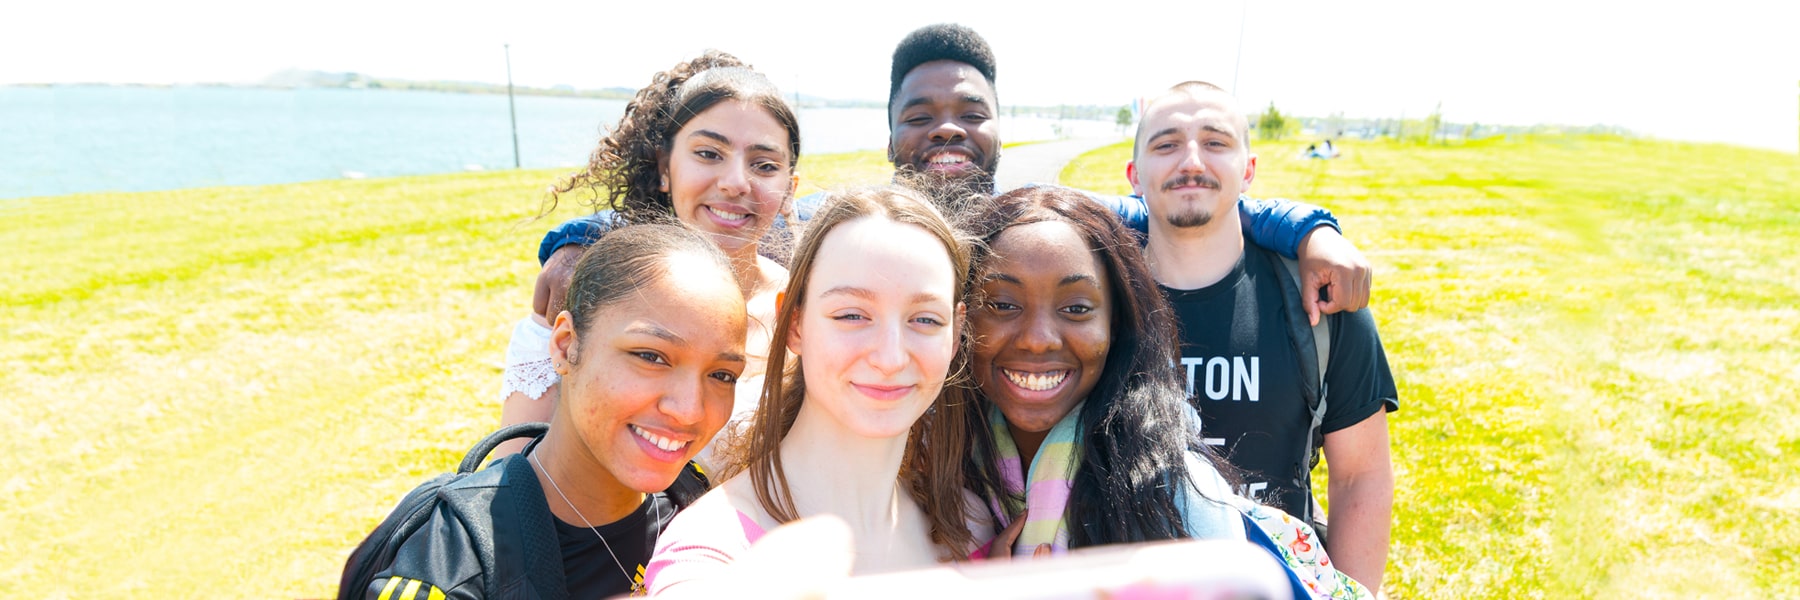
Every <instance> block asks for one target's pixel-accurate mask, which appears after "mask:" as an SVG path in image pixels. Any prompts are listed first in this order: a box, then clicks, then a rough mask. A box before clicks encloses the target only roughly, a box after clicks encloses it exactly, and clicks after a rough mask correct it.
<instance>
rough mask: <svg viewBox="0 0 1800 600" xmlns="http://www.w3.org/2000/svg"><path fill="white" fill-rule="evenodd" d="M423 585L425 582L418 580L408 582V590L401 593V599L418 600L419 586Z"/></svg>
mask: <svg viewBox="0 0 1800 600" xmlns="http://www.w3.org/2000/svg"><path fill="white" fill-rule="evenodd" d="M421 583H425V582H423V581H419V580H417V579H408V580H406V589H405V590H403V591H401V592H400V598H401V599H402V600H418V598H419V596H418V594H419V584H421Z"/></svg>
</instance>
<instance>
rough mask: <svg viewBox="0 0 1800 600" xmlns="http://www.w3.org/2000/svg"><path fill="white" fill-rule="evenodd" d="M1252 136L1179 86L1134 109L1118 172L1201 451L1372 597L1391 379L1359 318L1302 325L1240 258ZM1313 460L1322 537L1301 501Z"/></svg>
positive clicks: (1371, 323) (1386, 494)
mask: <svg viewBox="0 0 1800 600" xmlns="http://www.w3.org/2000/svg"><path fill="white" fill-rule="evenodd" d="M1248 129H1249V122H1248V119H1246V118H1245V116H1244V113H1243V111H1242V110H1241V109H1240V108H1239V107H1238V105H1237V101H1236V99H1235V98H1233V97H1232V96H1231V95H1230V94H1228V93H1226V92H1225V91H1224V90H1222V89H1220V88H1218V87H1217V86H1214V85H1212V84H1208V83H1201V82H1192V81H1190V82H1186V83H1182V84H1179V85H1176V86H1175V87H1173V88H1170V89H1169V90H1168V91H1166V92H1164V93H1163V94H1162V95H1160V96H1158V97H1156V98H1155V99H1154V100H1152V101H1151V102H1150V103H1149V105H1148V106H1147V107H1146V108H1145V110H1144V116H1143V119H1142V120H1141V121H1140V122H1139V124H1138V130H1137V141H1136V143H1135V146H1134V150H1133V155H1132V162H1131V163H1130V165H1128V166H1127V167H1126V170H1125V175H1126V178H1127V179H1129V180H1130V181H1131V185H1132V189H1133V190H1134V191H1135V192H1136V193H1137V194H1138V195H1141V196H1143V197H1144V199H1145V202H1146V203H1147V205H1148V208H1149V212H1150V218H1149V234H1150V239H1149V244H1148V245H1147V246H1146V247H1145V248H1144V252H1145V258H1146V259H1148V262H1149V265H1150V272H1151V274H1152V275H1153V276H1154V277H1155V278H1156V281H1157V283H1158V284H1160V285H1161V287H1162V290H1163V293H1164V294H1165V295H1167V297H1168V299H1169V302H1170V304H1171V305H1173V307H1174V309H1175V313H1176V318H1177V319H1178V321H1179V323H1180V326H1181V356H1182V358H1181V364H1180V365H1179V366H1178V368H1179V369H1181V371H1182V374H1183V376H1184V377H1185V378H1186V381H1187V387H1188V394H1189V396H1190V398H1191V401H1192V402H1193V403H1194V405H1195V407H1196V408H1198V409H1199V411H1200V415H1201V422H1202V431H1203V433H1204V435H1205V437H1206V439H1205V443H1206V444H1207V445H1210V446H1213V447H1214V449H1215V450H1218V451H1219V452H1220V453H1221V454H1223V455H1224V458H1225V459H1226V460H1227V461H1228V462H1230V463H1231V464H1232V465H1234V466H1236V467H1238V468H1240V469H1242V470H1243V471H1244V480H1245V485H1244V489H1243V490H1241V491H1242V492H1243V493H1244V495H1247V496H1252V497H1256V498H1258V499H1260V500H1262V501H1263V502H1265V503H1267V504H1271V505H1275V506H1279V507H1281V508H1283V509H1284V510H1286V511H1287V512H1288V513H1290V514H1292V515H1294V516H1295V517H1298V518H1301V519H1304V520H1307V521H1310V522H1313V523H1315V524H1316V525H1318V530H1319V531H1320V536H1321V537H1326V538H1327V540H1326V549H1327V550H1328V551H1329V552H1330V555H1331V558H1332V560H1333V561H1334V562H1336V566H1337V568H1338V570H1339V571H1342V572H1344V573H1345V574H1348V575H1350V576H1351V577H1354V578H1355V579H1356V580H1357V581H1358V582H1361V583H1362V584H1364V585H1365V586H1367V587H1368V588H1369V589H1370V590H1371V591H1375V590H1379V589H1380V587H1381V578H1382V570H1383V568H1384V567H1385V565H1386V562H1387V547H1388V528H1389V520H1390V518H1391V516H1392V514H1393V502H1394V475H1393V469H1392V467H1391V466H1390V464H1389V461H1388V433H1387V413H1388V412H1390V411H1393V410H1397V409H1398V408H1399V398H1398V396H1399V395H1398V393H1397V392H1396V391H1395V386H1394V377H1393V374H1392V373H1391V372H1390V371H1389V369H1388V362H1387V354H1386V352H1385V351H1383V350H1382V347H1381V338H1380V336H1379V335H1377V333H1376V331H1375V320H1374V318H1373V317H1372V316H1371V315H1370V314H1369V311H1368V309H1366V308H1365V309H1362V310H1358V311H1355V312H1343V313H1337V314H1333V315H1327V316H1323V317H1322V318H1321V319H1320V322H1319V325H1318V326H1312V325H1309V323H1308V316H1307V314H1306V311H1305V310H1304V307H1302V306H1301V304H1302V301H1301V299H1300V298H1301V296H1300V294H1299V292H1298V291H1297V286H1296V285H1295V281H1296V280H1297V279H1298V278H1297V277H1296V276H1295V274H1296V273H1297V269H1296V268H1295V267H1294V265H1293V263H1291V262H1286V261H1285V260H1284V259H1282V258H1280V257H1278V256H1276V255H1275V254H1274V253H1272V252H1269V251H1267V250H1264V249H1261V248H1258V247H1256V246H1255V245H1252V244H1245V243H1244V234H1243V232H1242V230H1241V228H1240V224H1239V214H1238V211H1237V209H1236V204H1237V201H1238V195H1239V194H1240V193H1242V192H1244V191H1246V190H1247V189H1249V187H1250V182H1251V181H1252V180H1254V179H1255V178H1256V155H1255V154H1252V153H1251V152H1250V144H1249V138H1248V137H1247V135H1246V134H1247V132H1248ZM1321 445H1322V446H1323V449H1324V454H1325V460H1326V462H1327V463H1328V464H1329V465H1330V470H1329V472H1330V479H1329V483H1328V486H1327V493H1328V495H1329V499H1330V507H1331V514H1330V517H1331V518H1330V520H1329V524H1330V529H1329V534H1328V535H1327V532H1326V528H1325V527H1324V526H1323V525H1325V524H1326V522H1327V521H1326V519H1325V515H1324V514H1323V513H1322V511H1320V510H1319V508H1318V506H1317V503H1316V502H1315V500H1314V497H1313V492H1312V476H1311V472H1312V466H1313V464H1314V463H1316V462H1317V460H1318V449H1319V448H1320V447H1321ZM1316 541H1320V540H1301V541H1299V542H1296V543H1313V542H1316Z"/></svg>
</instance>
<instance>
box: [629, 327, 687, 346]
mask: <svg viewBox="0 0 1800 600" xmlns="http://www.w3.org/2000/svg"><path fill="white" fill-rule="evenodd" d="M625 333H636V334H642V335H648V336H651V337H655V338H659V339H662V340H665V341H668V342H669V343H672V344H683V345H686V344H687V340H685V339H682V338H681V336H680V335H679V334H676V333H675V332H673V331H670V330H669V329H668V328H666V327H663V326H661V325H657V324H655V323H636V324H633V325H632V326H630V327H627V328H625Z"/></svg>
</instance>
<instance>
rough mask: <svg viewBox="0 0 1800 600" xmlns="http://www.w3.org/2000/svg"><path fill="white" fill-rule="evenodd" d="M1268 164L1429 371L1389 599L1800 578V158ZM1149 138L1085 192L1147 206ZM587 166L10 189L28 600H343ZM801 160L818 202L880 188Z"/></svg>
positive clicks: (13, 357) (1417, 373)
mask: <svg viewBox="0 0 1800 600" xmlns="http://www.w3.org/2000/svg"><path fill="white" fill-rule="evenodd" d="M1298 148H1299V146H1297V145H1295V144H1293V143H1288V144H1278V143H1267V144H1259V146H1258V150H1259V151H1261V152H1262V153H1263V154H1264V156H1263V159H1262V161H1261V169H1262V170H1261V174H1260V176H1259V178H1258V180H1257V183H1256V187H1255V188H1254V191H1255V192H1256V193H1257V194H1260V195H1268V196H1292V197H1298V198H1305V199H1307V200H1310V201H1313V202H1316V203H1320V204H1324V205H1327V206H1329V207H1331V208H1332V209H1334V210H1335V211H1336V212H1337V214H1338V216H1339V217H1340V219H1341V220H1342V221H1343V222H1344V224H1345V226H1346V228H1347V230H1348V231H1349V232H1350V236H1351V237H1352V238H1353V239H1355V240H1356V241H1357V242H1358V243H1359V244H1361V245H1362V246H1363V247H1364V248H1365V250H1366V251H1367V252H1368V254H1369V256H1370V257H1371V258H1372V259H1373V260H1374V261H1375V263H1376V265H1377V269H1378V273H1377V278H1376V297H1375V300H1374V308H1375V310H1376V314H1377V317H1378V318H1379V319H1380V322H1381V326H1382V332H1383V334H1384V338H1383V339H1384V341H1385V342H1386V344H1387V347H1388V350H1389V356H1390V359H1391V360H1393V362H1394V368H1395V372H1396V374H1397V376H1398V377H1399V379H1400V383H1401V395H1402V403H1403V409H1402V411H1401V412H1400V413H1398V414H1396V415H1395V418H1394V419H1393V420H1392V421H1391V423H1392V428H1393V431H1394V455H1395V460H1396V470H1397V472H1398V475H1399V482H1400V483H1399V491H1398V503H1397V504H1398V509H1397V511H1396V518H1395V529H1394V531H1395V546H1394V553H1393V560H1392V566H1391V567H1390V570H1389V577H1388V579H1389V581H1390V582H1391V585H1390V586H1389V587H1390V588H1391V595H1392V596H1393V597H1396V598H1400V597H1462V596H1476V597H1492V598H1500V597H1516V596H1526V597H1531V596H1542V597H1567V596H1580V595H1604V594H1608V593H1615V592H1625V593H1626V594H1628V595H1633V596H1637V595H1652V596H1655V595H1665V596H1683V595H1688V594H1690V593H1706V594H1716V595H1730V596H1747V595H1759V594H1761V593H1765V592H1770V591H1777V592H1778V591H1780V590H1784V589H1792V588H1793V587H1794V586H1796V585H1800V577H1797V576H1796V575H1794V574H1793V572H1792V565H1794V564H1796V563H1797V562H1800V560H1797V559H1800V556H1796V551H1795V550H1794V549H1793V545H1792V543H1791V542H1790V539H1791V538H1792V536H1793V534H1794V532H1795V531H1800V491H1796V489H1797V487H1796V486H1795V483H1796V481H1795V477H1794V476H1793V474H1794V473H1796V472H1800V441H1796V440H1797V438H1796V433H1795V431H1796V429H1800V427H1797V426H1800V419H1796V414H1795V413H1796V408H1795V402H1794V395H1795V394H1794V392H1793V390H1795V389H1800V367H1797V366H1796V365H1797V364H1800V345H1797V343H1796V342H1795V341H1794V340H1795V339H1796V337H1797V336H1800V307H1797V305H1800V303H1797V302H1796V300H1797V299H1800V294H1797V293H1796V291H1797V290H1800V275H1797V274H1796V271H1795V270H1794V269H1792V268H1788V266H1787V265H1788V263H1789V260H1788V258H1789V256H1788V255H1789V254H1790V253H1791V252H1792V248H1794V247H1796V240H1800V211H1797V210H1796V208H1800V207H1796V206H1795V203H1796V201H1795V200H1794V199H1793V198H1794V193H1793V192H1792V190H1794V189H1800V187H1797V185H1796V184H1797V183H1800V164H1797V161H1796V160H1795V158H1794V157H1793V156H1791V155H1784V154H1775V153H1768V152H1760V151H1753V150H1742V149H1737V148H1731V147H1725V146H1704V145H1691V144H1668V143H1656V142H1638V141H1625V140H1615V139H1595V138H1545V139H1527V140H1518V141H1513V142H1508V141H1504V140H1495V141H1490V142H1486V143H1479V144H1469V145H1464V146H1451V147H1421V146H1390V145H1382V144H1349V145H1346V146H1345V147H1344V149H1345V151H1346V152H1347V154H1346V156H1345V157H1344V158H1341V159H1338V160H1335V161H1301V160H1298V159H1294V158H1291V157H1292V156H1293V155H1294V154H1295V153H1296V152H1297V151H1298ZM1128 156H1129V147H1128V146H1118V147H1112V148H1108V149H1103V150H1101V151H1098V152H1095V153H1092V154H1089V155H1088V156H1086V157H1084V158H1083V159H1082V160H1081V161H1079V162H1078V164H1076V165H1073V166H1072V167H1071V169H1070V170H1069V171H1067V172H1065V174H1064V180H1065V181H1072V182H1074V183H1075V184H1076V185H1081V186H1084V187H1089V188H1093V189H1099V190H1105V191H1114V192H1118V191H1123V188H1124V182H1123V176H1122V174H1121V173H1122V169H1121V167H1120V165H1122V164H1123V161H1124V160H1125V159H1126V157H1128ZM561 173H562V171H560V170H558V171H509V172H492V173H475V174H462V175H444V176H430V177H405V178H395V179H381V180H368V181H345V182H318V183H306V184H295V185H280V186H265V187H236V188H213V189H200V190H184V191H178V192H158V193H137V194H94V195H77V196H64V197H56V198H29V199H21V200H12V201H6V202H0V239H5V240H7V242H8V243H7V244H6V248H7V249H8V250H10V252H6V253H3V254H0V332H3V334H4V335H0V364H4V365H5V368H4V369H0V394H3V395H4V397H5V398H6V399H7V400H6V401H5V402H3V403H0V427H4V428H5V430H6V431H8V432H10V433H11V435H8V436H6V437H5V438H4V441H0V444H4V445H3V446H0V506H4V507H5V509H4V514H5V517H6V518H5V519H0V555H4V556H7V557H8V558H9V560H8V561H7V564H5V565H3V566H0V590H4V595H6V596H16V597H23V598H38V597H49V598H57V597H72V596H76V595H95V594H117V593H121V592H123V593H131V594H138V595H146V596H153V597H167V596H192V595H199V594H204V593H209V592H208V591H209V590H216V589H219V586H221V585H224V586H230V589H233V590H237V592H236V593H242V592H241V590H253V591H252V592H251V595H255V596H266V597H317V596H324V595H327V594H330V593H331V592H332V590H333V589H334V588H335V586H336V581H337V575H338V569H339V568H340V567H341V564H342V561H343V559H344V556H345V554H346V553H347V552H348V550H349V548H350V547H351V545H353V544H354V543H355V542H356V541H357V540H358V539H360V537H361V536H362V535H363V534H364V533H366V532H367V531H368V530H369V528H371V527H372V526H373V525H374V523H375V522H376V521H377V520H378V519H379V518H380V517H381V516H383V515H384V514H385V513H386V511H387V510H388V509H389V508H391V507H392V505H393V503H394V502H395V501H396V500H397V499H398V498H399V496H400V495H401V494H403V493H404V492H405V491H406V490H408V489H410V488H411V487H412V486H414V485H416V484H417V483H418V482H419V481H421V480H422V479H423V478H424V477H426V476H428V475H430V474H433V473H437V472H442V471H444V470H446V469H448V468H450V466H451V465H452V464H454V461H455V459H456V458H458V457H460V455H461V453H462V452H463V450H464V449H465V448H466V447H467V446H468V444H469V443H470V442H471V441H472V440H474V439H475V438H476V437H477V436H479V435H480V434H482V433H485V432H486V431H487V430H489V429H491V428H492V427H493V426H494V425H495V423H496V422H497V421H498V412H499V411H498V408H499V405H498V401H497V399H496V394H497V387H498V381H499V377H498V376H499V365H498V363H499V361H500V357H501V354H502V351H503V349H504V344H505V342H506V336H507V334H508V331H509V327H510V324H511V323H512V322H513V321H514V320H516V319H517V318H519V317H520V316H522V315H523V314H525V313H524V311H525V310H527V307H528V306H529V302H530V289H529V287H528V284H529V282H530V281H531V280H532V278H533V277H534V276H535V274H536V272H537V263H536V260H535V251H536V248H537V240H538V238H539V236H540V235H541V234H542V232H543V230H544V229H545V228H546V227H548V226H549V225H551V224H553V223H555V222H559V221H560V220H562V219H563V218H565V217H567V216H569V215H573V214H576V211H577V210H579V209H577V208H574V207H573V206H572V205H565V207H564V208H563V209H561V210H560V211H559V212H558V214H555V215H551V216H550V217H547V218H545V219H543V220H540V221H529V219H531V218H532V217H533V216H535V215H536V214H537V211H538V209H539V206H540V201H541V200H542V197H543V196H542V195H543V190H544V187H545V186H546V185H548V184H549V183H551V182H552V181H553V179H554V178H555V177H556V176H557V175H559V174H561ZM889 173H890V168H889V167H888V166H887V165H886V164H885V163H884V162H883V160H882V155H881V153H880V152H861V153H852V154H845V155H828V156H808V157H806V159H805V160H804V161H803V162H802V163H801V174H802V181H801V188H800V191H801V193H809V192H811V191H816V190H818V189H823V188H831V187H836V186H839V185H844V184H859V183H877V182H881V181H885V180H886V179H887V176H888V174H889Z"/></svg>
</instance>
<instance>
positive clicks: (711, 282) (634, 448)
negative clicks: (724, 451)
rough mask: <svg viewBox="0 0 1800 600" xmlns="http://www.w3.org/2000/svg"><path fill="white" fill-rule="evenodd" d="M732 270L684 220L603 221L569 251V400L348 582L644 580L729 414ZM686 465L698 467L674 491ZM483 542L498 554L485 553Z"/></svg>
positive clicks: (735, 342) (733, 359) (559, 594)
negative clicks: (585, 242)
mask: <svg viewBox="0 0 1800 600" xmlns="http://www.w3.org/2000/svg"><path fill="white" fill-rule="evenodd" d="M733 280H734V277H733V275H732V264H731V262H730V259H729V258H728V257H727V256H726V255H725V254H724V253H723V252H721V251H720V249H719V247H718V246H717V245H716V244H715V243H714V242H713V241H712V240H709V239H707V238H706V237H704V236H702V235H700V234H697V233H695V232H693V231H691V230H689V229H687V228H684V227H681V226H670V225H655V224H652V225H632V226H629V227H623V228H620V229H617V230H615V231H612V232H610V233H608V234H607V235H606V236H605V237H604V238H603V239H601V240H600V241H599V242H598V243H597V244H595V245H594V247H593V249H592V251H591V252H588V253H586V254H584V255H583V256H582V257H581V259H580V260H579V261H578V262H577V263H576V264H575V267H574V275H573V278H572V281H571V283H570V284H569V293H568V304H567V310H564V311H561V312H559V313H558V315H557V317H556V321H555V325H554V326H553V328H552V329H551V333H550V341H549V343H548V346H549V348H550V357H551V367H552V368H553V369H555V370H556V372H557V373H558V374H560V375H561V376H562V377H561V383H560V386H561V391H562V394H561V398H562V401H561V402H559V403H557V405H556V407H555V412H554V413H553V414H552V415H551V416H550V419H549V420H550V427H549V431H548V432H546V433H545V434H544V435H543V436H542V437H539V438H536V439H534V440H531V441H530V442H529V443H528V445H526V447H525V449H524V451H523V453H522V454H511V455H506V456H503V457H500V458H496V459H495V460H494V462H493V463H492V464H490V465H489V466H488V467H487V468H486V469H483V470H480V471H476V472H474V473H473V474H470V475H468V476H467V477H465V478H463V479H461V480H458V481H456V482H455V483H452V484H450V485H447V486H445V487H444V488H443V489H441V490H439V492H438V498H441V499H442V501H441V502H439V503H437V504H436V506H435V507H434V512H432V513H431V514H430V516H429V518H430V521H428V522H426V523H425V524H424V525H423V526H421V527H419V528H418V529H417V530H416V531H415V532H414V533H413V534H412V535H411V536H410V537H408V538H407V539H406V540H405V541H404V542H402V543H401V544H400V545H399V547H398V552H397V554H396V555H395V556H394V558H393V562H392V563H391V564H390V566H388V567H387V568H386V569H385V570H383V571H381V572H379V573H377V574H376V576H375V578H374V580H373V581H372V582H371V583H370V585H369V587H368V589H366V590H342V591H341V593H340V597H364V598H369V599H372V600H374V599H379V600H390V599H392V598H408V599H411V598H428V597H429V598H484V597H490V596H503V597H513V596H517V597H521V598H564V597H572V598H603V597H611V596H616V595H620V594H626V593H630V592H633V591H637V590H638V588H639V586H640V584H641V583H642V580H641V575H640V574H641V573H642V572H643V571H642V569H643V568H644V565H645V564H646V561H647V560H648V559H649V558H650V554H651V550H652V549H653V548H654V546H655V543H656V538H657V536H658V535H659V534H660V533H661V531H662V529H663V528H664V527H665V526H666V525H667V524H668V523H669V521H670V519H672V518H674V516H675V513H676V512H677V511H679V510H681V508H682V507H684V506H686V505H687V504H688V503H689V502H692V501H694V500H695V499H696V498H697V497H698V496H699V495H700V494H701V493H702V492H703V491H704V490H705V481H704V477H701V476H697V475H696V473H697V472H696V471H693V470H692V468H691V467H690V466H689V464H690V463H689V462H688V461H690V460H691V459H693V458H694V456H695V454H697V453H698V452H699V451H700V449H701V447H702V446H703V445H705V444H706V443H707V441H708V440H711V439H712V437H713V434H715V433H716V432H717V431H718V430H719V428H720V427H721V426H723V425H724V424H725V419H726V417H727V415H728V414H729V413H730V411H731V402H732V398H731V396H732V387H733V385H734V384H735V383H736V382H737V378H738V375H739V374H740V373H742V372H743V370H744V364H745V363H746V359H745V356H744V335H745V330H746V324H745V322H746V317H745V315H744V296H743V293H742V292H741V291H739V289H738V287H737V286H736V285H734V284H733ZM679 477H687V478H691V479H692V480H693V481H690V482H688V484H687V485H684V486H682V487H681V488H680V490H681V491H680V492H674V491H673V490H671V493H665V492H664V490H666V489H671V488H670V486H671V485H672V484H674V483H675V482H676V481H677V478H679ZM382 541H383V540H376V542H377V543H380V542H382ZM478 544H480V545H483V546H486V547H491V548H492V556H493V557H494V558H493V562H492V564H482V563H483V562H486V561H483V560H478V559H477V556H481V554H478V553H477V550H476V547H477V545H478Z"/></svg>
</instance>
